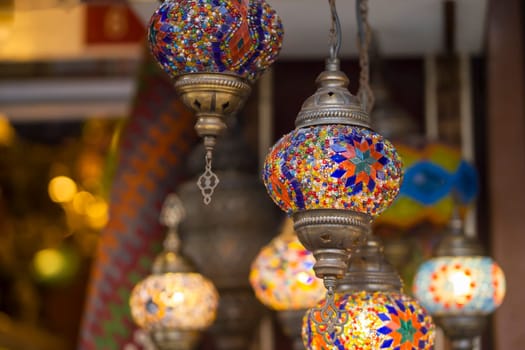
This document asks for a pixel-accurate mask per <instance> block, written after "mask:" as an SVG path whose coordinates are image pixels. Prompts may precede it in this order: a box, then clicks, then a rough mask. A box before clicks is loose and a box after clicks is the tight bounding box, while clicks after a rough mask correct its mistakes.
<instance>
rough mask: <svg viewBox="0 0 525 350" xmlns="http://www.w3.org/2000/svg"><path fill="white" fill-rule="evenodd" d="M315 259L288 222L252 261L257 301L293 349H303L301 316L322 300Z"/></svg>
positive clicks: (253, 285)
mask: <svg viewBox="0 0 525 350" xmlns="http://www.w3.org/2000/svg"><path fill="white" fill-rule="evenodd" d="M314 263H315V258H314V257H313V255H312V253H311V252H310V251H308V250H306V248H304V247H303V245H302V244H301V242H299V239H298V238H297V235H296V234H295V232H294V230H293V222H292V220H291V219H289V218H287V219H286V221H285V223H284V225H283V229H282V232H281V233H280V234H279V235H278V236H277V237H275V238H274V239H273V240H272V241H271V242H270V243H269V244H268V245H267V246H265V247H263V248H262V249H261V251H260V252H259V254H258V255H257V258H256V259H255V260H254V261H253V263H252V267H251V271H250V283H251V285H252V288H253V290H254V292H255V295H256V297H257V299H259V300H260V301H261V302H262V303H263V304H264V305H266V306H268V307H269V308H271V309H273V310H275V311H276V312H277V317H278V318H279V322H280V323H281V326H282V328H283V330H284V333H285V334H286V335H287V336H289V337H290V338H291V339H292V344H293V349H294V350H301V349H304V347H303V342H302V340H301V325H302V319H303V316H304V313H305V312H306V310H307V309H308V308H310V307H313V306H315V305H316V304H317V302H318V301H319V300H321V298H322V297H323V294H324V287H323V282H322V280H320V279H318V278H316V277H315V274H314V271H313V270H312V267H313V265H314Z"/></svg>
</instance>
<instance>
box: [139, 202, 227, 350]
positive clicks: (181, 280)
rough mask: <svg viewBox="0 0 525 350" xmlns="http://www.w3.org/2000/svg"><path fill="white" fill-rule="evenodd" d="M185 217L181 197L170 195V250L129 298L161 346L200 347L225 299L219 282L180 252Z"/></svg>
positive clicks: (165, 213)
mask: <svg viewBox="0 0 525 350" xmlns="http://www.w3.org/2000/svg"><path fill="white" fill-rule="evenodd" d="M183 217H184V209H183V207H182V204H181V203H180V201H179V199H178V197H176V196H175V195H174V194H171V195H169V196H168V197H167V199H166V201H165V202H164V206H163V208H162V213H161V222H162V223H163V224H164V225H165V226H167V227H168V233H167V235H166V239H165V241H164V250H163V251H162V252H161V253H160V254H159V255H158V256H157V258H156V259H155V261H154V264H153V269H152V274H151V275H149V276H148V277H146V278H145V279H144V280H142V281H141V282H139V283H138V284H137V285H136V286H135V288H133V290H132V292H131V296H130V300H129V305H130V309H131V315H132V317H133V320H134V321H135V323H136V324H137V325H138V326H139V327H141V328H142V329H144V330H145V331H147V332H148V333H149V335H150V337H151V340H152V341H153V343H154V344H155V345H156V346H157V348H158V349H160V350H191V349H194V348H195V346H196V345H197V343H198V341H199V339H200V333H201V331H203V330H205V329H206V328H208V327H209V326H210V325H211V324H212V322H213V321H214V320H215V316H216V311H217V307H218V304H219V295H218V293H217V290H216V289H215V286H214V285H213V283H212V282H211V281H210V280H208V279H207V278H205V277H204V276H202V275H201V274H199V273H197V272H195V268H194V267H193V265H192V264H191V263H190V262H189V261H188V260H187V259H186V258H185V257H184V256H182V255H180V254H179V245H180V244H179V238H178V235H177V231H176V229H177V226H178V224H179V222H180V221H181V220H182V218H183Z"/></svg>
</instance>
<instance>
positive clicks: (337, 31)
mask: <svg viewBox="0 0 525 350" xmlns="http://www.w3.org/2000/svg"><path fill="white" fill-rule="evenodd" d="M328 3H329V4H330V13H331V15H332V25H331V27H330V39H329V41H330V61H331V62H332V63H335V62H336V61H337V60H338V58H339V51H340V50H341V42H342V38H341V21H340V20H339V15H338V14H337V8H336V6H335V0H328Z"/></svg>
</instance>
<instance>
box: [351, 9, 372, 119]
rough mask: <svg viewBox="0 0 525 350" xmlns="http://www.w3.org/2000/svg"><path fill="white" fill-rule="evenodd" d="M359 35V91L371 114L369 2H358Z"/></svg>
mask: <svg viewBox="0 0 525 350" xmlns="http://www.w3.org/2000/svg"><path fill="white" fill-rule="evenodd" d="M355 5H356V17H357V33H358V38H357V39H358V40H357V42H358V47H359V67H360V74H359V91H358V93H357V95H358V96H359V99H360V100H361V106H362V108H363V110H365V111H367V112H368V113H370V112H371V111H372V108H373V107H374V99H375V98H374V93H373V91H372V89H371V88H370V62H369V57H368V50H369V47H370V41H371V31H370V24H369V23H368V0H356V2H355Z"/></svg>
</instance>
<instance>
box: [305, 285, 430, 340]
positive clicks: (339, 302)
mask: <svg viewBox="0 0 525 350" xmlns="http://www.w3.org/2000/svg"><path fill="white" fill-rule="evenodd" d="M324 303H325V301H324V300H322V301H321V302H320V303H319V304H318V307H321V306H323V304H324ZM335 305H336V307H337V308H338V309H339V310H340V311H345V312H346V313H344V314H342V315H344V317H345V319H344V320H346V322H344V326H342V327H343V328H342V329H341V330H340V332H338V333H337V334H336V333H331V334H323V333H324V332H326V331H327V329H326V325H324V326H318V325H317V324H316V322H320V321H321V314H320V312H319V311H318V309H310V310H308V312H307V313H306V315H305V317H304V320H303V328H302V337H303V343H304V345H305V347H306V349H308V350H325V349H339V350H355V349H362V350H375V349H399V350H414V349H415V350H430V349H432V348H433V344H434V332H435V329H434V325H433V323H432V318H431V317H430V316H429V315H428V313H427V312H426V311H425V310H424V309H423V308H422V307H421V306H419V304H418V303H417V302H416V301H415V300H414V299H412V298H410V297H408V296H406V295H404V294H401V293H399V292H375V293H370V292H365V291H362V292H355V293H345V294H336V297H335Z"/></svg>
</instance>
